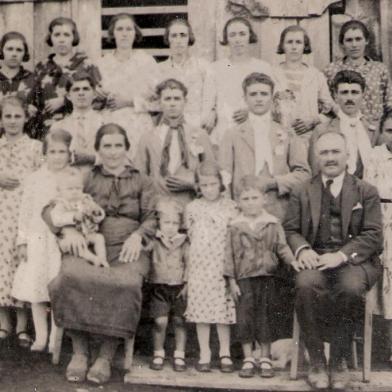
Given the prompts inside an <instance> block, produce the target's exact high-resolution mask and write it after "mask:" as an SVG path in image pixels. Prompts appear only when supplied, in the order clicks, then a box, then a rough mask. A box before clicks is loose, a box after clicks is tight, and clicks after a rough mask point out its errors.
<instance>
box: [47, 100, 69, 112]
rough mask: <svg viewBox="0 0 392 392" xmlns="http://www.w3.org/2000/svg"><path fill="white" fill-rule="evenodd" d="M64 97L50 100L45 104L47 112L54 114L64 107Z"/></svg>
mask: <svg viewBox="0 0 392 392" xmlns="http://www.w3.org/2000/svg"><path fill="white" fill-rule="evenodd" d="M64 102H65V100H64V97H57V98H51V99H48V100H47V101H46V102H45V112H48V113H54V112H55V111H57V110H59V109H60V108H62V107H63V106H64Z"/></svg>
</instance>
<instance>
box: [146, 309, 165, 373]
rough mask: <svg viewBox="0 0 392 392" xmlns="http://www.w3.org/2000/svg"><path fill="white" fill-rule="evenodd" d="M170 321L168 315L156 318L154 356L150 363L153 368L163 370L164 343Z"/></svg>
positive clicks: (153, 337) (153, 333)
mask: <svg viewBox="0 0 392 392" xmlns="http://www.w3.org/2000/svg"><path fill="white" fill-rule="evenodd" d="M168 321H169V319H168V317H167V316H161V317H157V318H155V319H154V327H153V330H152V339H153V342H154V356H153V359H152V362H151V365H150V368H151V369H153V370H161V369H162V367H163V360H164V358H165V349H164V345H165V340H166V329H167V324H168Z"/></svg>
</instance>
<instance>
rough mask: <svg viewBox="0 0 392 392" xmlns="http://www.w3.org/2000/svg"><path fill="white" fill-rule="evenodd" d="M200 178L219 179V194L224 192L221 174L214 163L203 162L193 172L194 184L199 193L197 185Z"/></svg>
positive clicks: (210, 161)
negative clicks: (210, 177) (211, 177)
mask: <svg viewBox="0 0 392 392" xmlns="http://www.w3.org/2000/svg"><path fill="white" fill-rule="evenodd" d="M200 176H213V177H216V178H218V179H219V182H220V188H219V190H220V191H221V192H224V190H225V189H226V188H225V185H224V183H223V177H222V173H221V169H220V167H219V166H218V164H217V163H216V162H215V161H212V160H206V161H203V162H202V163H201V164H200V165H199V167H198V168H197V169H196V171H195V184H196V188H197V191H198V192H200V188H199V183H200Z"/></svg>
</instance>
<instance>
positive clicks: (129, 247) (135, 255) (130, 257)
mask: <svg viewBox="0 0 392 392" xmlns="http://www.w3.org/2000/svg"><path fill="white" fill-rule="evenodd" d="M141 250H142V237H141V235H140V234H139V233H137V232H134V233H133V234H131V235H130V237H129V238H128V239H127V240H126V241H125V242H124V244H123V247H122V249H121V253H120V258H119V260H120V261H121V262H122V263H133V262H134V261H137V260H138V259H139V256H140V252H141Z"/></svg>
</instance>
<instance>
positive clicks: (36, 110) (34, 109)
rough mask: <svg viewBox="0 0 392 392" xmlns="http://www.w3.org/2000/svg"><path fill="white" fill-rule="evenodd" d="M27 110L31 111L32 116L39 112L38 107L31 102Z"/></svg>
mask: <svg viewBox="0 0 392 392" xmlns="http://www.w3.org/2000/svg"><path fill="white" fill-rule="evenodd" d="M27 112H28V113H29V116H30V117H34V116H35V115H36V114H37V112H38V109H37V108H36V107H35V106H34V105H31V104H30V105H28V106H27Z"/></svg>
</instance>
